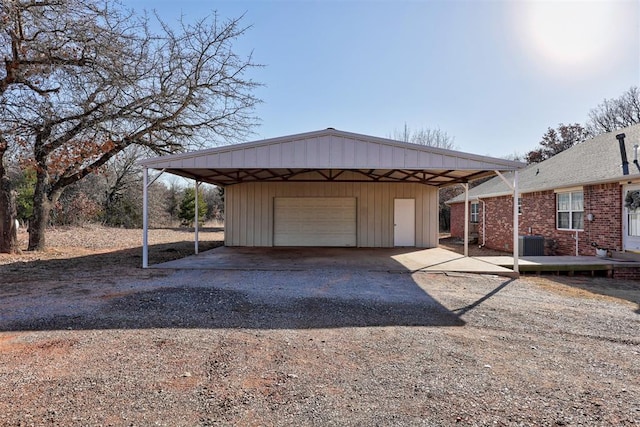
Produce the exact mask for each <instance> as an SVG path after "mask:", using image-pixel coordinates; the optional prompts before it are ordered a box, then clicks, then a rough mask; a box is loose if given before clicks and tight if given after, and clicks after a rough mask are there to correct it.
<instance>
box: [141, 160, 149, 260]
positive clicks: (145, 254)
mask: <svg viewBox="0 0 640 427" xmlns="http://www.w3.org/2000/svg"><path fill="white" fill-rule="evenodd" d="M148 267H149V168H146V167H144V168H142V268H148Z"/></svg>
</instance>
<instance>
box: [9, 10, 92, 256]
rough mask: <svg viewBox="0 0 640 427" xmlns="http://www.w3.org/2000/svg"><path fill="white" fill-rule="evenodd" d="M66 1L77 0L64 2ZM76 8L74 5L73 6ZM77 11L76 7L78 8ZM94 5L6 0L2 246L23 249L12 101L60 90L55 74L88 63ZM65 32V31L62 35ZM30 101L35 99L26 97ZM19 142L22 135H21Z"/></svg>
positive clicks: (10, 250) (13, 250) (14, 249)
mask: <svg viewBox="0 0 640 427" xmlns="http://www.w3.org/2000/svg"><path fill="white" fill-rule="evenodd" d="M63 3H68V4H73V5H74V6H73V8H71V7H61V5H62V4H63ZM72 9H73V11H72ZM72 12H73V13H72ZM90 17H91V8H90V7H86V5H85V4H84V3H83V2H82V1H74V0H67V1H63V0H39V1H33V0H11V1H3V2H0V56H2V59H3V62H4V67H2V68H1V69H0V252H15V251H17V241H16V234H15V230H14V229H13V224H14V218H15V211H16V206H15V197H14V192H13V190H12V188H11V182H10V179H9V177H8V175H7V169H6V165H5V156H7V154H8V153H9V152H10V151H11V149H12V142H13V140H14V139H16V135H12V133H13V132H15V131H16V129H15V127H14V126H13V124H12V123H7V122H6V120H5V119H6V117H7V116H11V115H12V112H11V111H9V110H8V108H7V104H8V102H9V98H11V99H15V98H21V97H23V96H24V95H25V94H26V93H30V94H35V95H37V96H46V95H48V94H50V93H54V92H56V91H57V90H58V85H57V84H56V83H55V82H54V81H53V80H51V79H50V77H51V76H52V75H53V74H55V73H56V72H59V71H61V70H67V69H69V68H73V67H83V66H86V65H88V63H89V62H90V59H89V58H88V57H87V56H85V51H84V50H82V49H79V47H80V45H79V44H78V41H79V38H85V37H86V36H85V35H84V33H85V30H86V29H87V25H86V24H87V18H89V19H88V21H91V19H90ZM63 34H64V37H61V35H63ZM22 99H25V100H26V101H27V102H30V99H29V98H27V97H23V98H22ZM17 139H18V141H19V142H21V140H20V136H19V135H18V136H17Z"/></svg>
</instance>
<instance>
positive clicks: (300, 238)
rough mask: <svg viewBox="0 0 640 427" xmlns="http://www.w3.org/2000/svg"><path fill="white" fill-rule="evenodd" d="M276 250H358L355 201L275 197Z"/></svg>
mask: <svg viewBox="0 0 640 427" xmlns="http://www.w3.org/2000/svg"><path fill="white" fill-rule="evenodd" d="M273 210H274V214H273V217H274V226H273V245H274V246H356V199H355V198H353V197H276V198H275V199H274V201H273Z"/></svg>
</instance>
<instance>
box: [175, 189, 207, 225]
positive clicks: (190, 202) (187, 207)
mask: <svg viewBox="0 0 640 427" xmlns="http://www.w3.org/2000/svg"><path fill="white" fill-rule="evenodd" d="M195 212H196V191H195V189H194V188H187V189H185V190H184V195H183V196H182V202H180V212H179V213H178V217H179V218H180V219H181V222H182V224H183V225H187V226H192V225H193V221H194V219H195ZM206 214H207V203H206V202H205V200H204V197H203V194H202V191H201V190H198V223H199V224H202V223H203V222H204V217H205V215H206Z"/></svg>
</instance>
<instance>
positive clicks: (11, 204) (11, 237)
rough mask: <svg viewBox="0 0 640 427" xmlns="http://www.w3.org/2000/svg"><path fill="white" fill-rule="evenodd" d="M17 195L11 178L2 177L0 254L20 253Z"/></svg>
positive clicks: (0, 192)
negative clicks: (17, 227)
mask: <svg viewBox="0 0 640 427" xmlns="http://www.w3.org/2000/svg"><path fill="white" fill-rule="evenodd" d="M16 216H17V215H16V193H15V191H12V190H11V182H9V177H7V176H4V174H3V176H1V177H0V252H2V253H8V254H12V253H16V252H18V235H17V231H18V230H16Z"/></svg>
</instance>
